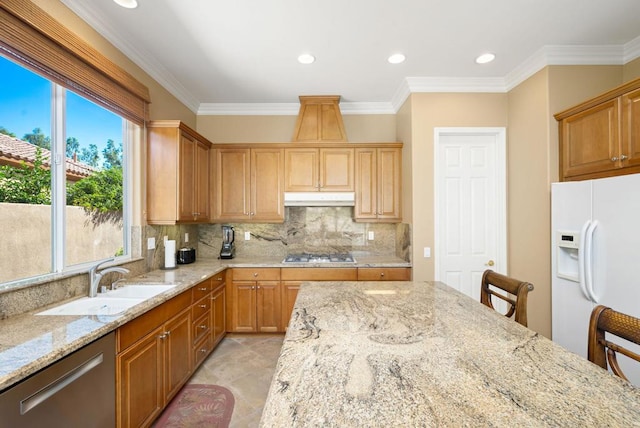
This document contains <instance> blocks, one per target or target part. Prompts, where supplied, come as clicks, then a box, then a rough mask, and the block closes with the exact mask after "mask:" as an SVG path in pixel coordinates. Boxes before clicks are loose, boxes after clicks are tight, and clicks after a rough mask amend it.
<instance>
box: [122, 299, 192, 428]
mask: <svg viewBox="0 0 640 428" xmlns="http://www.w3.org/2000/svg"><path fill="white" fill-rule="evenodd" d="M191 329H192V323H191V290H188V291H186V292H184V293H182V294H180V295H178V296H176V297H174V298H173V299H171V300H169V301H167V302H166V303H164V304H162V305H160V306H158V307H156V308H154V309H152V310H151V311H149V312H147V313H146V314H144V315H142V316H140V317H138V318H136V319H135V320H132V321H130V322H129V323H127V324H125V325H124V326H122V327H120V328H119V329H118V330H117V332H116V340H117V342H116V344H117V352H118V355H117V357H116V413H117V422H118V426H119V427H146V426H150V425H151V423H152V422H153V420H154V419H155V418H156V417H157V416H158V415H159V414H160V413H161V412H162V410H163V409H164V407H165V406H166V405H167V404H168V403H169V401H170V400H171V398H173V396H174V395H175V394H176V393H177V392H178V391H179V390H180V388H181V387H182V385H184V384H185V383H186V381H187V380H188V379H189V376H191V374H192V357H191V354H192V352H191V351H192V334H191V333H192V331H191Z"/></svg>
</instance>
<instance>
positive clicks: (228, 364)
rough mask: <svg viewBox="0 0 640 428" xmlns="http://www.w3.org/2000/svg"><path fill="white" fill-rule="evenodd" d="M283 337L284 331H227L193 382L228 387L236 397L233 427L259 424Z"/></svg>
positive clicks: (242, 427)
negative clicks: (238, 332)
mask: <svg viewBox="0 0 640 428" xmlns="http://www.w3.org/2000/svg"><path fill="white" fill-rule="evenodd" d="M283 339H284V334H273V335H271V334H270V335H263V334H260V335H253V334H251V335H250V334H227V335H226V336H225V338H224V339H222V341H221V342H220V344H218V346H217V347H216V349H215V350H214V351H213V352H212V353H211V355H210V356H209V357H208V358H207V360H206V361H205V362H204V363H203V364H202V365H201V366H200V368H199V369H198V371H196V372H195V373H194V375H193V376H192V377H191V379H190V380H189V383H197V384H214V385H220V386H224V387H225V388H228V389H229V390H230V391H231V392H233V396H234V398H235V407H234V408H233V415H232V417H231V425H230V428H234V427H237V428H245V427H246V428H253V427H257V426H258V423H259V422H260V416H261V415H262V408H263V407H264V402H265V400H266V398H267V393H268V392H269V386H270V385H271V378H272V377H273V373H274V371H275V368H276V363H277V362H278V356H279V355H280V348H281V347H282V341H283Z"/></svg>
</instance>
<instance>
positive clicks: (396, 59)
mask: <svg viewBox="0 0 640 428" xmlns="http://www.w3.org/2000/svg"><path fill="white" fill-rule="evenodd" d="M405 59H406V57H405V56H404V55H402V54H401V53H397V54H393V55H391V56H390V57H389V58H387V61H389V62H390V63H391V64H400V63H401V62H404V60H405Z"/></svg>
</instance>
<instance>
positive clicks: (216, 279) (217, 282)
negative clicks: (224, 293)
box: [210, 270, 227, 290]
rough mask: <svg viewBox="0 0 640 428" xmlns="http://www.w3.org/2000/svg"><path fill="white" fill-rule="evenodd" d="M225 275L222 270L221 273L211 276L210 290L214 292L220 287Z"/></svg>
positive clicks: (224, 271)
mask: <svg viewBox="0 0 640 428" xmlns="http://www.w3.org/2000/svg"><path fill="white" fill-rule="evenodd" d="M226 274H227V271H226V270H223V271H222V272H218V273H217V274H215V275H213V276H212V277H211V278H210V280H211V289H212V290H215V289H216V288H218V287H220V286H221V285H222V284H224V282H225V280H224V278H225V275H226Z"/></svg>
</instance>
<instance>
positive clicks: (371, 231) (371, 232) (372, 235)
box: [367, 230, 374, 241]
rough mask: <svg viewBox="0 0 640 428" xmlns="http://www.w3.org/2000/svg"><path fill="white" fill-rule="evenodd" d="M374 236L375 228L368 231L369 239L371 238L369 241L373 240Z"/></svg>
mask: <svg viewBox="0 0 640 428" xmlns="http://www.w3.org/2000/svg"><path fill="white" fill-rule="evenodd" d="M373 237H374V234H373V230H370V231H369V233H368V236H367V239H369V241H373Z"/></svg>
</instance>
